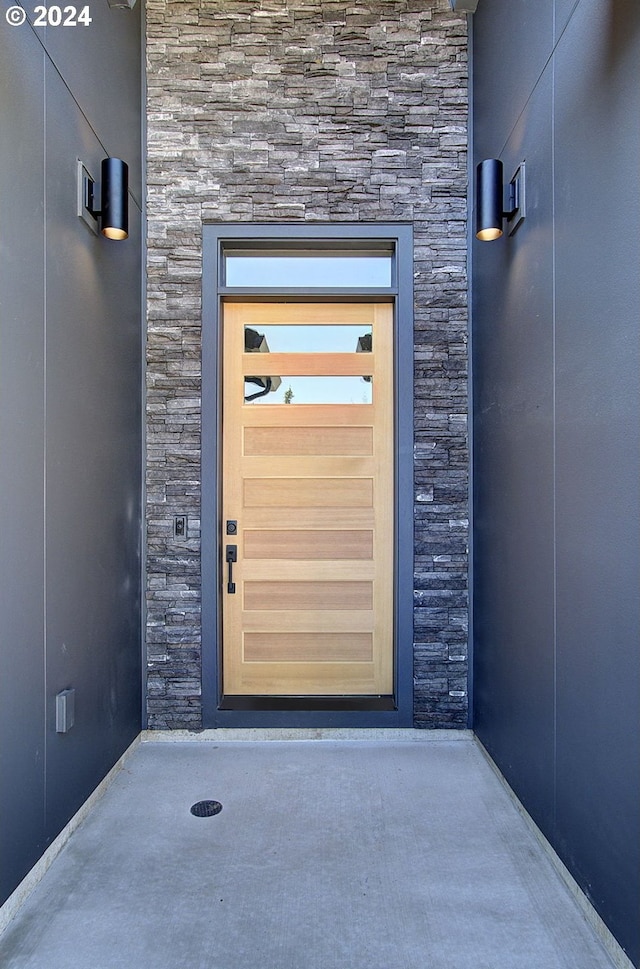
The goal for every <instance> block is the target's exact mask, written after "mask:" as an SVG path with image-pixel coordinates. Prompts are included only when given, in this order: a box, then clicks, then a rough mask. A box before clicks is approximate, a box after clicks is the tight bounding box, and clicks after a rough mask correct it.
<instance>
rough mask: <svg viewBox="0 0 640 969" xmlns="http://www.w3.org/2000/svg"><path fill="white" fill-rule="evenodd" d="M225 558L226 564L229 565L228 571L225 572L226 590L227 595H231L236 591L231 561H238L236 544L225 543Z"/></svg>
mask: <svg viewBox="0 0 640 969" xmlns="http://www.w3.org/2000/svg"><path fill="white" fill-rule="evenodd" d="M225 558H226V562H227V565H228V566H229V571H228V574H227V592H228V593H229V595H233V594H234V593H235V591H236V584H235V582H234V581H233V563H234V562H237V561H238V546H237V545H227V549H226V555H225Z"/></svg>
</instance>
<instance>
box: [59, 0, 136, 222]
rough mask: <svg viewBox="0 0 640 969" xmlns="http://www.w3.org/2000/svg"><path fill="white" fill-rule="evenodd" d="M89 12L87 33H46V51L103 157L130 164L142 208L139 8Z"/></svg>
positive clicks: (80, 29) (94, 7) (95, 6)
mask: <svg viewBox="0 0 640 969" xmlns="http://www.w3.org/2000/svg"><path fill="white" fill-rule="evenodd" d="M80 8H81V5H80V4H78V9H80ZM90 11H91V18H92V22H91V24H89V26H88V27H87V26H83V25H80V24H78V25H77V26H76V27H69V28H66V29H62V28H60V27H58V28H55V27H49V28H47V30H46V43H47V50H48V52H49V55H50V56H51V58H52V60H53V62H54V63H55V66H56V69H57V70H58V71H59V73H60V75H61V77H62V78H63V80H64V82H65V84H66V85H67V87H68V88H69V89H70V91H71V93H72V95H73V97H74V98H75V100H76V101H77V103H78V105H79V106H80V109H81V110H82V112H83V114H84V115H85V117H86V118H88V119H89V120H90V122H92V124H93V126H94V128H97V133H98V136H99V139H100V142H101V143H102V147H103V149H104V151H105V152H106V153H107V154H109V155H113V156H115V157H116V158H123V159H124V160H125V161H126V162H127V163H128V165H129V181H130V190H131V191H132V193H133V194H134V195H135V197H136V199H137V201H138V204H140V203H141V200H142V187H141V186H142V173H141V139H140V124H141V122H140V112H141V97H142V83H141V77H140V20H141V16H142V3H136V5H135V7H134V8H133V10H119V9H112V8H111V7H109V5H108V4H107V2H106V0H102V2H100V3H92V4H91V5H90ZM96 122H98V123H97V124H96ZM101 157H102V155H101ZM99 173H100V169H99V168H98V169H96V170H95V171H94V172H92V174H94V175H95V176H97V177H98V176H99Z"/></svg>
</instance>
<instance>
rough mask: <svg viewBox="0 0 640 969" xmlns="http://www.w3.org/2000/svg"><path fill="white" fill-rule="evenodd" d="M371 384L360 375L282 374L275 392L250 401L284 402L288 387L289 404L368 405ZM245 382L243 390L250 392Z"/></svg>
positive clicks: (250, 389) (258, 402) (248, 385)
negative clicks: (280, 381) (315, 375)
mask: <svg viewBox="0 0 640 969" xmlns="http://www.w3.org/2000/svg"><path fill="white" fill-rule="evenodd" d="M371 387H372V383H371V381H369V382H368V383H367V381H366V380H363V378H362V377H283V378H282V383H281V384H280V386H279V387H278V389H277V390H276V391H274V392H273V393H271V394H267V395H266V396H265V397H258V398H257V400H254V401H252V402H251V403H253V404H284V403H285V398H284V395H285V394H286V393H287V391H288V390H291V392H292V393H293V397H292V398H291V401H290V403H291V404H370V403H371ZM255 389H257V388H254V387H253V385H252V384H247V391H246V392H247V393H252V392H253V390H255Z"/></svg>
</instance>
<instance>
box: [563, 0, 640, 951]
mask: <svg viewBox="0 0 640 969" xmlns="http://www.w3.org/2000/svg"><path fill="white" fill-rule="evenodd" d="M616 37H617V38H618V39H619V42H616V41H615V38H616ZM634 39H635V44H634V43H633V41H634ZM639 41H640V9H639V8H638V6H637V4H631V3H626V4H625V3H617V4H602V3H601V2H598V0H583V2H582V3H581V4H580V5H579V7H578V9H577V10H576V13H575V14H574V16H573V18H572V20H571V22H570V24H569V26H568V28H567V30H566V32H565V35H564V36H563V38H562V41H561V43H560V45H559V47H558V50H557V52H556V90H557V93H556V112H555V130H554V133H555V145H556V155H555V157H556V176H557V183H556V184H557V194H556V208H557V226H558V228H557V240H558V246H557V260H556V266H557V272H556V312H557V324H556V326H557V344H556V346H557V356H556V370H557V374H556V380H557V515H558V529H557V566H558V573H557V596H558V614H557V635H558V687H557V708H558V732H557V767H558V801H557V825H558V843H559V845H560V847H561V850H562V852H563V854H564V855H565V856H566V857H568V858H569V859H570V860H571V862H572V864H573V865H574V866H575V867H577V868H578V870H579V871H580V873H581V878H582V881H583V882H584V883H585V884H586V885H587V886H588V890H589V892H590V894H592V895H593V896H594V898H595V900H596V901H597V903H598V905H599V907H600V909H601V911H603V913H604V914H605V917H606V920H607V922H608V923H609V924H610V925H611V926H612V928H614V931H616V933H617V934H618V935H619V936H620V937H621V938H623V939H624V940H625V942H626V944H627V945H628V946H629V948H630V949H632V950H633V951H635V952H636V953H638V951H639V950H640V928H639V927H638V925H637V919H638V912H639V911H640V837H639V833H638V832H639V820H638V819H639V818H640V769H639V767H638V765H639V764H640V691H639V689H638V684H639V676H638V667H639V663H638V643H639V642H640V596H639V595H638V589H639V587H640V582H639V579H640V528H639V523H638V482H639V481H640V432H639V429H640V394H639V379H638V374H639V373H640V340H639V338H638V320H639V319H640V274H639V271H638V265H637V258H638V253H639V252H640V221H639V219H638V215H639V213H640V187H639V181H638V177H637V173H638V164H639V162H640V129H639V127H638V123H637V119H638V117H640V95H639V89H638V77H639V76H640V43H639ZM631 118H633V119H634V123H633V124H630V119H631ZM632 173H633V174H632ZM621 201H622V204H621ZM632 254H633V255H632ZM634 923H635V928H634V927H633V926H634Z"/></svg>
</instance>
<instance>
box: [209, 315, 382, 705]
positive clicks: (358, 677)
mask: <svg viewBox="0 0 640 969" xmlns="http://www.w3.org/2000/svg"><path fill="white" fill-rule="evenodd" d="M223 344H224V349H223V377H222V379H223V390H222V405H223V416H222V441H223V446H222V529H221V531H222V537H221V541H222V577H223V583H222V590H221V595H222V603H223V609H222V614H223V628H222V635H223V648H222V657H223V692H224V694H225V695H228V696H232V695H236V696H238V695H240V696H369V695H371V696H388V695H390V694H392V693H393V586H394V583H393V561H394V554H393V551H394V550H393V542H394V461H393V444H394V442H393V305H392V304H391V303H364V302H363V303H356V302H348V303H331V302H321V303H320V302H318V303H308V302H242V303H241V302H232V301H229V302H226V303H224V305H223Z"/></svg>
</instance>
